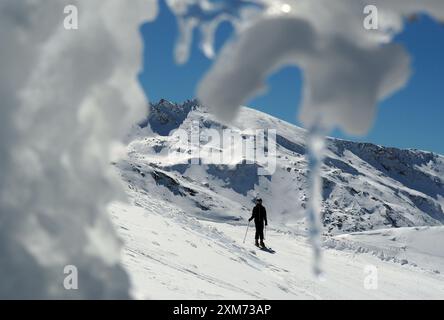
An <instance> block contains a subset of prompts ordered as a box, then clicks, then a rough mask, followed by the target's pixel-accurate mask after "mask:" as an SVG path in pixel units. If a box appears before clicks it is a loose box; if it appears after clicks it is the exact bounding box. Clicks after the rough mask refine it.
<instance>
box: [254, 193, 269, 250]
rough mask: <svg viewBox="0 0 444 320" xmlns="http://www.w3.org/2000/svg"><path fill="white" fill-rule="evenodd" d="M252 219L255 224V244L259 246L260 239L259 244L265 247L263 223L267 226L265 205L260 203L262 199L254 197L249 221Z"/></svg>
mask: <svg viewBox="0 0 444 320" xmlns="http://www.w3.org/2000/svg"><path fill="white" fill-rule="evenodd" d="M253 219H254V224H255V226H256V235H255V239H256V246H258V247H259V240H260V246H261V247H264V248H265V243H264V223H265V225H266V226H267V225H268V222H267V210H265V207H264V206H263V205H262V199H256V206H255V207H254V208H253V214H252V215H251V218H250V219H249V221H251V220H253Z"/></svg>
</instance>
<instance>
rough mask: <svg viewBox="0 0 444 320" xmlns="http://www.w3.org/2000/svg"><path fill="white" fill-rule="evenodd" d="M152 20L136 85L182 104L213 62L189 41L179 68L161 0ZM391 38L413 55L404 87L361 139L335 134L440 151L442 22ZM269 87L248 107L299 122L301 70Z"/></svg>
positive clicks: (221, 36)
mask: <svg viewBox="0 0 444 320" xmlns="http://www.w3.org/2000/svg"><path fill="white" fill-rule="evenodd" d="M160 3H161V7H160V13H159V16H158V17H157V20H156V21H154V22H151V23H147V24H145V25H143V26H142V28H141V32H142V36H143V38H144V43H145V52H144V68H143V70H142V72H141V74H140V76H139V80H140V83H141V85H142V87H143V88H144V90H145V91H146V93H147V95H148V97H149V98H150V100H151V101H157V100H160V99H161V98H164V99H168V100H171V101H175V102H181V101H184V100H186V99H191V98H194V97H195V90H196V85H197V83H198V82H199V80H200V79H201V77H202V75H203V74H204V73H205V72H206V71H207V70H208V68H209V67H210V66H211V64H212V62H211V61H210V60H208V59H207V58H205V57H204V56H203V54H202V53H201V52H200V51H199V50H198V47H197V45H196V43H197V41H196V40H197V39H196V38H197V37H195V43H194V45H193V51H192V54H191V57H190V61H189V62H188V63H187V64H185V65H183V66H178V65H176V64H175V62H174V59H173V50H174V44H175V41H176V38H177V25H176V20H175V17H174V16H173V15H172V14H171V13H170V12H169V10H168V9H167V8H166V6H165V4H164V2H163V1H160ZM231 32H232V29H231V26H230V25H229V24H223V25H222V26H221V27H220V29H219V30H218V33H217V41H216V47H217V48H218V49H219V48H220V47H221V46H222V44H223V43H224V42H225V40H226V39H227V38H228V37H229V35H230V34H231ZM396 42H398V43H402V44H404V45H405V46H406V47H407V50H408V52H409V53H410V54H411V56H412V58H413V64H412V69H413V75H412V78H411V79H410V82H409V83H408V85H407V86H406V87H405V88H404V89H402V90H400V91H399V92H397V93H396V94H395V95H393V96H392V97H390V98H389V99H387V100H385V101H383V102H382V103H381V104H380V105H379V107H378V117H377V120H376V122H375V125H374V127H373V128H372V130H371V131H370V132H369V134H368V135H367V136H365V137H351V136H347V135H345V134H343V133H342V132H340V131H339V130H336V131H335V132H333V133H332V134H331V135H332V136H335V137H339V138H344V139H349V140H355V141H368V142H373V143H376V144H381V145H386V146H394V147H399V148H416V149H421V150H428V151H433V152H437V153H440V154H443V155H444V102H443V101H444V81H443V76H444V59H443V57H444V25H442V24H439V23H436V22H434V21H432V20H431V19H429V18H428V17H421V18H420V19H419V20H418V21H416V22H413V23H410V24H408V25H407V27H406V29H405V30H404V32H403V33H402V34H400V35H398V36H397V38H396ZM268 85H269V91H268V92H267V93H266V94H265V95H263V96H260V97H257V98H255V99H253V100H252V101H249V103H247V105H248V106H250V107H254V108H256V109H258V110H261V111H264V112H266V113H269V114H271V115H273V116H276V117H278V118H281V119H283V120H286V121H288V122H291V123H294V124H296V125H300V123H299V122H298V120H297V112H298V106H299V103H300V100H301V74H300V72H299V70H298V69H297V68H295V67H288V68H285V69H282V70H280V71H278V72H277V73H276V74H274V75H272V76H271V77H270V78H269V79H268Z"/></svg>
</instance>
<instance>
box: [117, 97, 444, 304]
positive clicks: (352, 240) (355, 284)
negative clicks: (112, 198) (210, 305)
mask: <svg viewBox="0 0 444 320" xmlns="http://www.w3.org/2000/svg"><path fill="white" fill-rule="evenodd" d="M184 105H188V106H189V105H192V107H191V108H184V106H183V105H181V104H173V103H170V102H166V101H162V102H161V103H159V104H153V105H151V108H153V109H155V110H156V112H151V113H150V116H149V117H148V118H147V120H146V121H144V122H143V123H142V124H143V126H146V127H144V128H142V129H139V130H136V129H135V130H134V132H132V133H131V137H132V138H133V140H132V142H131V143H130V144H129V145H128V156H127V157H126V158H125V159H123V160H121V161H119V162H117V163H116V165H115V166H116V169H117V171H118V172H119V174H120V175H121V177H122V180H123V181H124V183H125V185H126V188H127V194H128V196H129V198H130V199H131V203H130V204H123V203H118V202H115V203H113V204H112V206H111V207H110V214H111V216H112V220H113V222H114V224H115V226H116V228H117V229H118V233H119V234H120V236H121V237H122V239H123V241H124V243H125V247H124V255H123V264H124V266H125V268H126V269H127V270H128V273H129V274H130V276H131V279H132V284H133V292H132V293H133V295H134V296H135V297H136V298H140V299H145V298H154V299H164V298H165V299H429V298H430V299H440V298H442V297H443V295H444V292H443V288H444V281H443V280H444V275H443V272H444V269H443V267H444V265H443V263H444V257H443V254H444V252H443V250H442V249H441V248H440V247H438V246H436V243H441V242H442V241H443V240H444V239H443V234H444V233H443V231H444V230H443V227H442V225H443V221H444V214H443V212H442V210H441V207H440V206H439V205H438V204H439V201H441V199H442V198H441V197H442V195H444V189H443V184H442V182H441V181H442V177H443V166H442V164H443V163H444V161H443V157H442V156H440V155H436V154H431V153H428V152H422V151H417V150H399V149H394V148H386V147H382V146H375V145H371V144H362V143H355V142H348V141H343V140H336V139H333V138H328V139H327V145H326V155H327V161H326V162H325V164H324V166H323V170H322V172H323V173H322V176H323V181H324V188H323V201H322V213H323V216H324V219H323V224H324V228H323V234H322V247H323V269H324V272H325V275H324V277H325V281H319V280H318V279H317V278H316V277H315V276H314V275H313V272H312V268H311V266H312V263H313V252H312V247H311V245H310V244H309V242H308V232H307V224H306V221H305V219H304V213H305V208H307V197H306V194H305V192H306V189H307V188H306V186H307V177H308V175H307V159H306V144H305V136H306V131H304V130H302V129H300V128H297V127H295V126H293V125H291V124H289V123H286V122H284V121H281V120H279V119H276V118H274V117H272V116H269V115H266V114H264V113H262V112H258V111H256V110H253V109H250V108H247V107H242V108H241V109H240V112H239V118H238V120H237V122H236V126H234V125H233V126H229V125H227V124H222V123H221V122H219V121H218V120H217V119H216V118H215V117H214V115H212V114H211V113H209V112H208V109H207V108H206V107H203V106H200V105H199V104H198V103H197V102H196V101H194V102H193V101H188V102H186V103H185V104H184ZM164 108H165V109H166V110H165V112H163V109H164ZM171 108H172V109H171ZM182 112H184V113H186V114H185V115H184V114H182ZM178 119H180V121H179V120H178ZM159 121H162V122H165V121H167V122H168V123H174V124H175V126H176V127H177V128H182V129H184V130H187V128H189V127H190V126H191V124H193V123H196V121H197V122H198V123H200V124H201V125H202V126H203V127H208V128H212V129H216V130H222V129H227V128H228V129H233V130H236V131H238V132H240V133H241V134H243V135H248V134H252V132H254V129H260V128H275V129H276V130H277V137H281V138H280V139H277V141H278V144H277V148H276V150H277V168H276V172H275V173H274V174H273V175H271V176H264V177H259V178H258V176H257V175H255V174H254V173H253V174H245V173H246V172H247V173H248V172H250V171H249V170H251V168H253V169H257V163H253V164H250V165H248V166H247V165H241V164H238V165H236V166H225V165H218V166H214V165H208V164H201V165H196V164H195V165H193V164H191V163H185V164H184V163H183V159H182V158H180V157H177V156H174V157H172V156H170V153H169V152H168V151H169V150H171V149H175V148H177V141H176V140H175V139H174V134H173V135H172V136H162V135H158V134H156V132H155V131H156V128H157V127H158V122H159ZM173 127H174V126H173ZM153 128H154V129H153ZM172 132H174V128H172ZM154 147H155V148H154ZM181 147H182V148H183V149H184V152H183V154H182V157H184V158H188V160H190V159H191V154H190V153H188V152H187V151H188V147H187V146H186V144H182V145H181ZM191 147H193V148H195V147H196V146H191ZM202 147H204V145H202ZM234 150H238V151H239V149H236V148H234ZM201 155H205V153H201ZM237 158H238V159H239V161H241V157H240V156H238V157H237ZM178 162H180V164H177V163H178ZM399 172H403V174H400V173H399ZM237 179H241V180H242V183H238V180H237ZM412 181H416V183H412ZM257 195H260V196H261V198H263V199H264V205H265V206H266V208H267V212H268V216H269V229H268V231H267V235H266V241H265V242H266V244H268V245H269V246H270V247H271V248H272V249H274V250H275V251H276V253H275V254H270V253H267V252H264V251H261V250H258V249H257V248H256V247H255V246H254V245H253V236H254V230H252V229H250V231H249V235H248V238H247V242H246V243H245V244H243V239H244V236H245V231H246V227H247V219H248V218H249V217H250V215H251V209H252V206H253V202H252V200H253V199H254V197H255V196H257ZM415 196H418V197H419V198H421V199H424V200H422V201H424V202H421V201H416V202H415V201H413V200H412V199H415ZM424 204H428V205H430V206H427V205H424ZM438 206H439V207H438ZM420 226H423V227H420ZM395 227H399V228H395ZM388 228H390V229H388ZM357 231H359V232H357ZM369 266H375V267H376V268H377V271H378V289H377V290H368V289H366V287H365V286H364V282H365V279H366V275H367V274H366V273H365V272H366V270H367V268H368V267H369Z"/></svg>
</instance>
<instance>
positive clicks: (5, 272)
mask: <svg viewBox="0 0 444 320" xmlns="http://www.w3.org/2000/svg"><path fill="white" fill-rule="evenodd" d="M68 4H70V5H75V6H77V8H78V9H79V29H78V30H71V31H68V30H65V29H64V27H63V19H64V17H65V16H64V10H63V9H64V7H65V6H66V5H68ZM156 13H157V3H156V2H155V1H152V0H135V1H132V2H131V6H128V5H127V4H126V2H124V1H121V0H109V1H101V0H74V1H67V0H63V1H29V0H28V1H26V0H24V1H15V0H6V1H5V0H2V1H0V43H1V46H2V49H1V50H2V54H1V57H0V69H1V70H2V72H1V75H0V97H1V104H0V112H1V117H0V220H1V222H0V272H1V275H2V280H1V281H0V298H7V299H14V298H34V299H56V298H57V299H63V298H66V299H93V298H95V299H100V298H101V299H104V298H109V299H111V298H128V297H129V293H128V291H129V278H128V275H127V274H126V272H125V271H124V269H123V268H122V267H121V265H120V250H121V245H122V243H121V241H120V240H119V239H118V238H117V236H116V233H115V230H114V228H113V225H112V224H111V221H110V219H109V216H108V215H107V212H106V207H107V205H108V204H109V202H110V201H114V200H117V199H121V200H124V199H125V193H124V191H123V189H122V186H121V182H120V180H119V179H118V177H117V176H116V174H115V172H114V170H113V169H112V167H111V166H110V161H111V160H113V159H114V158H115V151H116V150H117V149H118V148H117V146H118V145H119V144H121V141H122V138H123V136H124V135H125V134H126V133H127V131H128V130H129V128H130V127H131V125H132V124H134V123H135V122H136V121H137V120H138V119H140V118H141V117H143V116H144V115H145V113H146V109H145V105H146V99H145V96H144V94H143V92H142V90H141V88H140V87H139V84H138V83H137V78H136V75H137V72H138V71H139V70H140V65H141V60H142V59H141V55H142V41H141V37H140V35H139V33H138V28H139V26H140V25H141V24H142V23H143V22H144V21H147V20H150V19H153V18H154V17H155V15H156ZM66 265H74V266H75V267H76V268H77V270H78V275H79V278H80V280H79V289H78V290H66V289H65V287H64V286H63V283H64V282H63V280H64V278H65V276H66V275H65V274H64V268H65V266H66ZM82 280H83V281H82Z"/></svg>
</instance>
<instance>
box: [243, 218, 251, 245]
mask: <svg viewBox="0 0 444 320" xmlns="http://www.w3.org/2000/svg"><path fill="white" fill-rule="evenodd" d="M250 222H251V221H248V226H247V231H245V237H244V243H245V240H247V233H248V229H249V228H250Z"/></svg>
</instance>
